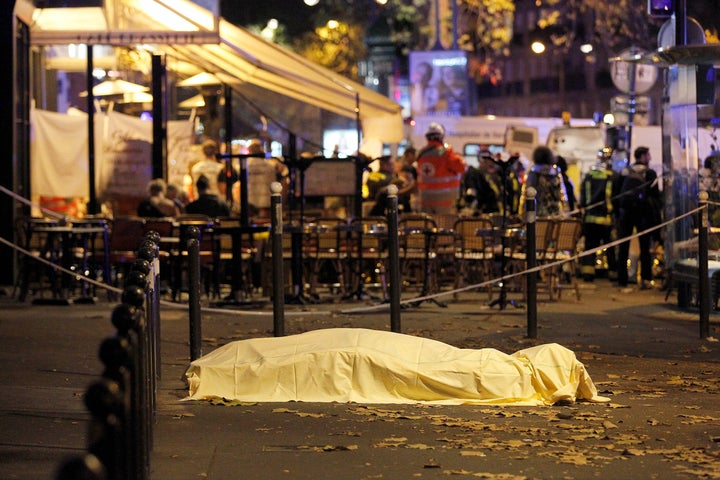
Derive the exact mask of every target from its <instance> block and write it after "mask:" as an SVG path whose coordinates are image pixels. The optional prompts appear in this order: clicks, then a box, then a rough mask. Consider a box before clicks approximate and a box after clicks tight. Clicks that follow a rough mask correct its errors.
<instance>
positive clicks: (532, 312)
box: [525, 187, 538, 338]
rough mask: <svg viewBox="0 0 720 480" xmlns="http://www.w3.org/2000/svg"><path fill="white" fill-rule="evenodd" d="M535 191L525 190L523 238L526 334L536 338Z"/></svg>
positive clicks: (530, 188)
mask: <svg viewBox="0 0 720 480" xmlns="http://www.w3.org/2000/svg"><path fill="white" fill-rule="evenodd" d="M536 195H537V191H536V190H535V189H534V188H533V187H527V189H526V190H525V198H526V200H525V228H526V232H525V240H526V247H525V250H526V260H527V269H528V270H531V271H530V273H528V274H527V275H526V277H525V279H526V282H527V283H526V284H527V336H528V338H537V275H538V273H537V272H534V271H532V270H533V269H534V268H535V267H536V266H537V252H536V250H535V247H536V231H535V196H536Z"/></svg>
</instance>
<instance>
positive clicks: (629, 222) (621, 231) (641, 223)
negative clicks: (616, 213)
mask: <svg viewBox="0 0 720 480" xmlns="http://www.w3.org/2000/svg"><path fill="white" fill-rule="evenodd" d="M618 223H619V225H618V239H621V238H625V237H629V236H630V235H632V234H633V228H637V231H638V232H642V231H643V230H646V229H648V228H650V227H651V226H652V219H651V218H648V217H647V215H641V214H639V213H637V212H627V211H626V212H624V213H622V212H621V214H620V221H619V222H618ZM652 239H653V233H652V232H650V233H646V234H644V235H640V238H639V241H640V278H641V279H642V280H645V281H648V282H649V281H650V280H652V263H651V262H652V258H651V256H650V246H651V244H652ZM629 251H630V242H629V241H627V242H623V243H621V244H620V245H619V247H618V259H617V269H618V285H620V286H621V287H624V286H627V284H628V270H627V261H628V255H629Z"/></svg>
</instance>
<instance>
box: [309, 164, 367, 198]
mask: <svg viewBox="0 0 720 480" xmlns="http://www.w3.org/2000/svg"><path fill="white" fill-rule="evenodd" d="M356 178H357V177H356V172H355V162H353V161H352V160H346V159H336V158H329V159H326V160H315V161H314V162H312V163H311V164H310V166H309V167H308V168H307V170H305V195H306V196H309V197H315V196H318V197H320V196H338V197H339V196H346V195H347V196H352V195H355V192H356V186H355V180H356Z"/></svg>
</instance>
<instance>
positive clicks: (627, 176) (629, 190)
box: [617, 147, 661, 290]
mask: <svg viewBox="0 0 720 480" xmlns="http://www.w3.org/2000/svg"><path fill="white" fill-rule="evenodd" d="M633 157H634V158H635V163H634V164H632V165H631V166H630V167H627V168H625V169H623V172H622V174H621V179H620V182H621V183H620V185H621V187H620V193H619V199H618V201H619V204H620V212H619V216H618V237H619V238H621V239H622V238H626V237H629V236H630V235H632V234H633V230H634V229H637V231H638V232H642V231H644V230H647V229H648V228H651V227H654V226H655V225H657V224H658V223H660V211H661V209H660V189H659V188H658V177H657V173H656V172H655V171H654V170H653V169H651V168H649V167H648V165H649V164H650V160H651V158H652V157H651V155H650V150H649V149H648V147H637V148H636V149H635V152H634V153H633ZM652 238H653V233H652V232H650V233H645V234H643V235H640V238H639V243H640V278H641V280H642V282H641V285H640V288H641V289H643V290H645V289H649V288H651V281H652V264H651V261H652V260H651V256H650V246H651V242H652ZM629 249H630V242H629V241H627V242H623V243H621V244H620V245H619V247H618V263H617V267H618V286H620V287H621V288H625V287H627V284H628V280H629V279H628V269H627V261H628V255H629Z"/></svg>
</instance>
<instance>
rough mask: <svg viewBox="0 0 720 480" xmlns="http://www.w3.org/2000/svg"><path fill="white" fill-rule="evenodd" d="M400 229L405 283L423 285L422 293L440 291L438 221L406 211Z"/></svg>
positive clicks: (399, 220)
mask: <svg viewBox="0 0 720 480" xmlns="http://www.w3.org/2000/svg"><path fill="white" fill-rule="evenodd" d="M398 231H399V232H400V271H401V272H403V276H404V281H403V285H404V286H408V285H411V284H416V285H422V286H423V290H426V291H423V292H422V295H423V296H424V295H427V294H429V293H430V292H434V291H437V288H438V284H437V283H438V282H437V268H436V259H437V252H436V250H435V245H436V241H437V239H436V237H435V235H434V233H435V232H436V231H437V224H436V223H435V220H434V219H433V218H432V217H431V216H429V215H426V214H422V213H406V214H403V215H401V216H400V218H399V219H398Z"/></svg>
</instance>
